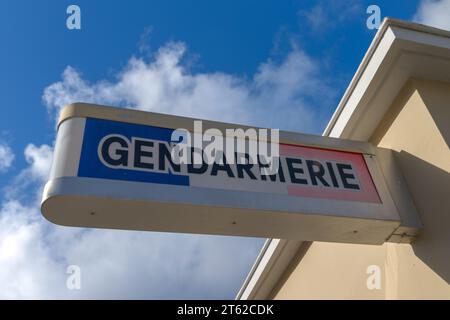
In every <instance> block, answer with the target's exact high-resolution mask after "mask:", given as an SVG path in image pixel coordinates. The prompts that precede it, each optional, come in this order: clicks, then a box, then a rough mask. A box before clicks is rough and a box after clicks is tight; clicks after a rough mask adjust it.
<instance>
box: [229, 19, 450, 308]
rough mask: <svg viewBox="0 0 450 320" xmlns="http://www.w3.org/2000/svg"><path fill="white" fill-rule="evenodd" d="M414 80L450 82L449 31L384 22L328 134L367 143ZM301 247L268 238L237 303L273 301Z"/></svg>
mask: <svg viewBox="0 0 450 320" xmlns="http://www.w3.org/2000/svg"><path fill="white" fill-rule="evenodd" d="M410 78H425V79H430V80H441V81H447V82H450V32H449V31H445V30H440V29H436V28H433V27H429V26H425V25H420V24H416V23H409V22H405V21H401V20H396V19H389V18H388V19H385V20H384V21H383V24H382V25H381V27H380V29H379V30H378V32H377V34H376V35H375V37H374V39H373V41H372V43H371V45H370V47H369V49H368V50H367V52H366V54H365V56H364V58H363V60H362V62H361V64H360V65H359V67H358V69H357V71H356V73H355V75H354V76H353V79H352V80H351V82H350V85H349V86H348V88H347V89H346V91H345V93H344V95H343V97H342V99H341V101H340V102H339V104H338V107H337V108H336V111H335V112H334V114H333V116H332V118H331V120H330V122H329V123H328V125H327V127H326V129H325V131H324V132H323V135H324V136H331V137H337V138H346V139H355V140H363V141H367V140H368V139H369V138H370V136H371V135H372V134H373V132H374V130H375V129H376V127H377V125H378V123H379V121H380V120H381V119H382V117H383V116H384V114H385V112H386V111H387V109H388V108H389V106H390V105H391V103H392V101H393V99H394V98H395V97H396V96H397V94H398V92H399V91H400V90H401V88H402V87H403V86H404V85H405V83H406V81H408V79H410ZM302 244H305V243H304V242H301V241H290V240H280V239H268V240H267V241H266V243H265V245H264V247H263V248H262V250H261V252H260V254H259V256H258V258H257V260H256V262H255V264H254V265H253V268H252V269H251V271H250V273H249V275H248V276H247V279H246V280H245V282H244V284H243V286H242V288H241V289H240V291H239V293H238V294H237V297H236V299H268V298H271V297H272V295H273V291H274V288H276V286H277V284H278V282H279V280H280V278H281V277H282V276H283V274H284V273H285V271H286V269H287V268H288V267H289V265H290V264H291V262H292V260H293V259H294V257H295V256H296V255H297V253H298V252H299V250H300V248H301V247H302Z"/></svg>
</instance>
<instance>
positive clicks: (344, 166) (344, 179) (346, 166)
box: [336, 163, 359, 190]
mask: <svg viewBox="0 0 450 320" xmlns="http://www.w3.org/2000/svg"><path fill="white" fill-rule="evenodd" d="M336 167H337V169H338V172H339V175H340V176H341V180H342V184H343V185H344V188H346V189H356V190H359V186H358V185H357V184H353V183H349V182H348V181H347V180H348V179H355V175H354V174H352V173H348V172H344V170H353V168H352V166H351V165H349V164H345V163H337V164H336Z"/></svg>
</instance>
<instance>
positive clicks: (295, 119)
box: [43, 43, 332, 131]
mask: <svg viewBox="0 0 450 320" xmlns="http://www.w3.org/2000/svg"><path fill="white" fill-rule="evenodd" d="M185 52H186V47H185V45H184V44H182V43H169V44H167V45H165V46H163V47H162V48H160V49H159V50H158V52H157V53H156V55H155V56H154V59H153V60H152V61H150V62H146V61H145V60H144V59H141V58H135V57H133V58H131V59H130V61H129V62H128V65H127V67H126V68H125V69H124V70H123V71H122V72H120V73H119V74H118V76H117V80H116V81H115V82H110V81H99V82H97V83H93V84H89V83H88V82H87V81H86V80H84V79H83V78H82V77H81V75H80V73H79V72H78V71H77V70H75V69H73V68H71V67H67V68H66V70H65V71H64V73H63V75H62V80H61V81H59V82H56V83H54V84H52V85H50V86H49V87H48V88H46V90H45V92H44V95H43V100H44V102H45V103H46V105H47V106H49V109H50V110H51V111H55V110H56V111H58V110H59V109H60V108H61V107H62V106H64V105H66V104H68V103H71V102H75V101H81V102H91V103H103V104H111V105H122V106H128V107H131V108H136V109H141V110H147V111H155V112H163V113H169V114H177V115H185V116H193V117H199V118H206V119H214V120H221V121H229V122H238V123H245V124H252V125H256V126H267V127H273V128H281V129H295V130H298V131H314V130H318V129H319V128H321V126H322V124H323V120H324V119H321V118H320V117H318V114H319V112H318V110H315V109H313V108H312V107H311V106H308V103H307V101H308V100H311V99H317V98H316V97H317V96H321V97H327V96H330V95H331V93H332V90H331V89H330V88H329V87H328V86H326V85H325V84H324V83H323V82H321V81H320V79H319V74H318V73H319V66H318V65H317V63H316V62H315V61H314V60H313V59H311V58H310V57H309V56H307V55H306V54H305V53H304V52H303V51H301V50H300V49H299V48H298V47H296V46H293V48H292V51H291V52H290V53H289V54H288V55H287V56H286V58H285V59H284V60H283V61H281V62H280V63H276V62H274V61H271V60H269V61H267V62H265V63H263V64H261V65H260V68H259V70H258V71H257V72H256V74H255V75H254V76H253V77H252V78H251V79H246V78H245V77H238V76H235V75H230V74H226V73H221V72H215V73H194V72H191V71H190V70H189V69H188V68H187V67H186V66H185V65H183V60H182V59H183V57H184V55H185ZM326 101H327V100H326V99H324V100H318V102H319V104H320V102H321V103H326Z"/></svg>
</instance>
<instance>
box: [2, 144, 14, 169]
mask: <svg viewBox="0 0 450 320" xmlns="http://www.w3.org/2000/svg"><path fill="white" fill-rule="evenodd" d="M13 161H14V153H13V152H12V150H11V148H10V147H9V146H8V145H7V144H5V143H0V172H3V171H6V170H7V169H8V168H9V167H10V166H11V164H12V162H13Z"/></svg>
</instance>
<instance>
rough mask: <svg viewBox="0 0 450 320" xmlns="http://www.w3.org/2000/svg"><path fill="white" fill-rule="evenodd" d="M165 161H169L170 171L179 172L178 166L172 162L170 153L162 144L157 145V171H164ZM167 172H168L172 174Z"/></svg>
mask: <svg viewBox="0 0 450 320" xmlns="http://www.w3.org/2000/svg"><path fill="white" fill-rule="evenodd" d="M166 160H168V161H169V164H170V169H171V170H172V171H175V172H180V165H179V164H176V163H174V162H173V160H172V153H171V152H170V151H169V148H167V145H166V144H164V143H160V144H159V170H163V171H165V170H166ZM172 171H170V170H169V172H172Z"/></svg>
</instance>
